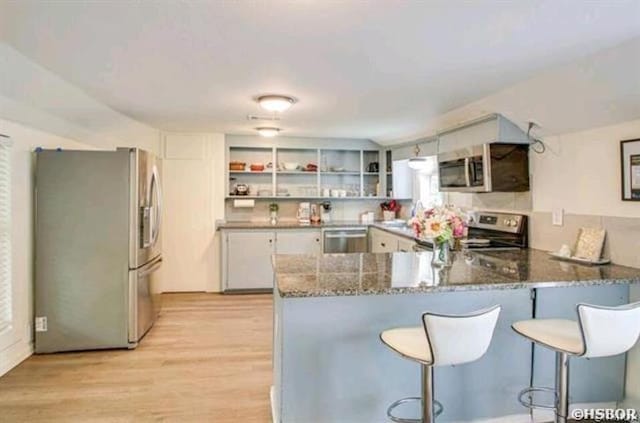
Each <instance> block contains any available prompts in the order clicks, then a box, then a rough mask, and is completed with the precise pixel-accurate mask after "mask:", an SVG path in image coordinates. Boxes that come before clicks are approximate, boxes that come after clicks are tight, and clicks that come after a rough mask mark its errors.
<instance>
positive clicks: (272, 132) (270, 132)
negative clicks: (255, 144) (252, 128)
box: [256, 126, 280, 138]
mask: <svg viewBox="0 0 640 423" xmlns="http://www.w3.org/2000/svg"><path fill="white" fill-rule="evenodd" d="M256 131H258V134H260V136H261V137H267V138H273V137H275V136H276V135H278V134H279V133H280V128H275V127H272V126H260V127H258V128H256Z"/></svg>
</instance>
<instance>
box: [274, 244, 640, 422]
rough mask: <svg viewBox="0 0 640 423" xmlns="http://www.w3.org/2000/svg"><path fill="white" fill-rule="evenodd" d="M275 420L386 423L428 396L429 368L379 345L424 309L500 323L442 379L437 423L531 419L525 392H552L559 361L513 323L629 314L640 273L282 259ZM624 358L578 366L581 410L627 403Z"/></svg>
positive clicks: (478, 259)
mask: <svg viewBox="0 0 640 423" xmlns="http://www.w3.org/2000/svg"><path fill="white" fill-rule="evenodd" d="M273 265H274V269H275V278H276V289H275V290H274V351H273V365H274V386H273V388H272V392H271V402H272V411H273V415H274V421H275V422H278V423H299V422H314V423H329V422H331V423H359V422H362V423H371V422H385V421H386V408H387V406H388V405H389V404H390V403H391V402H393V401H395V400H397V399H399V398H401V397H406V396H419V392H420V368H419V366H418V365H416V364H414V363H412V362H410V361H408V360H405V359H402V358H401V357H399V356H397V355H395V354H394V353H393V352H391V351H390V350H389V349H388V348H386V347H384V346H383V345H382V344H381V342H380V341H379V339H378V335H379V333H380V332H381V331H383V330H385V329H388V328H392V327H397V326H419V325H420V322H421V320H420V319H421V314H422V313H423V312H424V311H427V310H429V311H434V312H440V313H466V312H469V311H473V310H477V309H480V308H484V307H488V306H491V305H494V304H501V305H502V313H501V316H500V319H499V322H498V326H497V328H496V332H495V335H494V339H493V342H492V344H491V347H490V348H489V351H488V352H487V354H486V355H485V356H484V357H483V358H482V359H480V360H478V361H476V362H474V363H469V364H465V365H461V366H456V367H443V368H436V369H435V393H436V399H437V400H438V401H440V402H441V403H442V404H443V405H444V413H443V414H442V415H441V416H440V417H439V418H438V421H439V422H453V421H473V420H479V419H485V418H496V417H505V419H506V420H504V421H512V422H515V421H518V419H519V418H520V417H522V416H524V417H526V414H527V413H528V410H526V409H524V408H523V407H521V406H520V405H519V403H518V402H517V400H516V396H517V393H518V392H519V391H520V390H521V389H523V388H525V387H527V386H529V385H530V383H531V382H532V381H533V384H534V385H537V386H553V377H554V354H553V353H552V352H550V351H548V350H545V349H543V348H540V347H537V346H536V347H533V346H532V345H531V344H530V343H529V342H527V341H526V340H524V339H523V338H521V337H519V336H517V335H516V334H515V333H513V331H512V330H511V328H510V326H511V324H512V323H513V322H515V321H518V320H523V319H530V318H533V317H536V318H551V317H554V318H569V319H575V318H576V315H575V305H576V304H577V303H579V302H588V303H594V304H601V305H619V304H623V303H627V302H628V301H629V284H632V283H638V282H640V269H634V268H629V267H623V266H617V265H606V266H586V265H579V264H572V263H567V262H561V261H558V260H556V259H553V258H551V257H550V256H548V255H547V254H546V253H545V252H542V251H538V250H532V249H529V250H518V251H485V252H481V251H478V252H458V253H455V255H454V262H453V266H452V267H451V268H448V269H436V268H433V267H432V266H431V253H429V252H424V253H388V254H370V253H365V254H342V255H330V254H325V255H275V256H273ZM624 381H625V357H624V356H618V357H612V358H603V359H591V360H582V359H577V360H573V362H572V368H571V382H572V385H571V399H572V402H573V403H594V402H598V403H602V402H614V401H619V400H622V398H623V396H624Z"/></svg>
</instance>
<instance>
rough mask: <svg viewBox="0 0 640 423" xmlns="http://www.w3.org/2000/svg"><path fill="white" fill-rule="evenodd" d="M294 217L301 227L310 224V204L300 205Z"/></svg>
mask: <svg viewBox="0 0 640 423" xmlns="http://www.w3.org/2000/svg"><path fill="white" fill-rule="evenodd" d="M296 217H297V218H298V223H300V224H301V225H309V224H311V203H307V202H304V203H300V204H299V205H298V213H297V214H296Z"/></svg>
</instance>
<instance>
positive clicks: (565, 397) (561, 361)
mask: <svg viewBox="0 0 640 423" xmlns="http://www.w3.org/2000/svg"><path fill="white" fill-rule="evenodd" d="M556 393H557V396H556V423H567V418H568V417H569V356H568V355H567V354H566V353H563V352H556Z"/></svg>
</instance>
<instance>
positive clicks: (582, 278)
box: [273, 249, 640, 297]
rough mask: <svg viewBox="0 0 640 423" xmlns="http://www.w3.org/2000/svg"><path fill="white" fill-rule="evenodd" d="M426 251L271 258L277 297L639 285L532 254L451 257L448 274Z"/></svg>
mask: <svg viewBox="0 0 640 423" xmlns="http://www.w3.org/2000/svg"><path fill="white" fill-rule="evenodd" d="M431 254H432V253H430V252H420V253H386V254H372V253H363V254H323V255H274V256H273V263H274V268H275V275H276V286H277V289H278V292H279V294H280V296H282V297H328V296H343V295H381V294H411V293H427V292H448V291H473V290H494V289H520V288H527V289H528V288H550V287H570V286H589V285H607V284H622V283H640V269H636V268H631V267H624V266H618V265H613V264H611V265H604V266H588V265H583V264H574V263H569V262H565V261H560V260H557V259H554V258H552V257H550V256H549V255H548V254H547V253H546V252H544V251H540V250H534V249H527V250H511V251H485V252H481V251H474V252H469V251H466V252H464V251H463V252H456V253H454V261H453V265H452V266H451V267H450V268H448V269H436V268H434V267H432V266H431Z"/></svg>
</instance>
